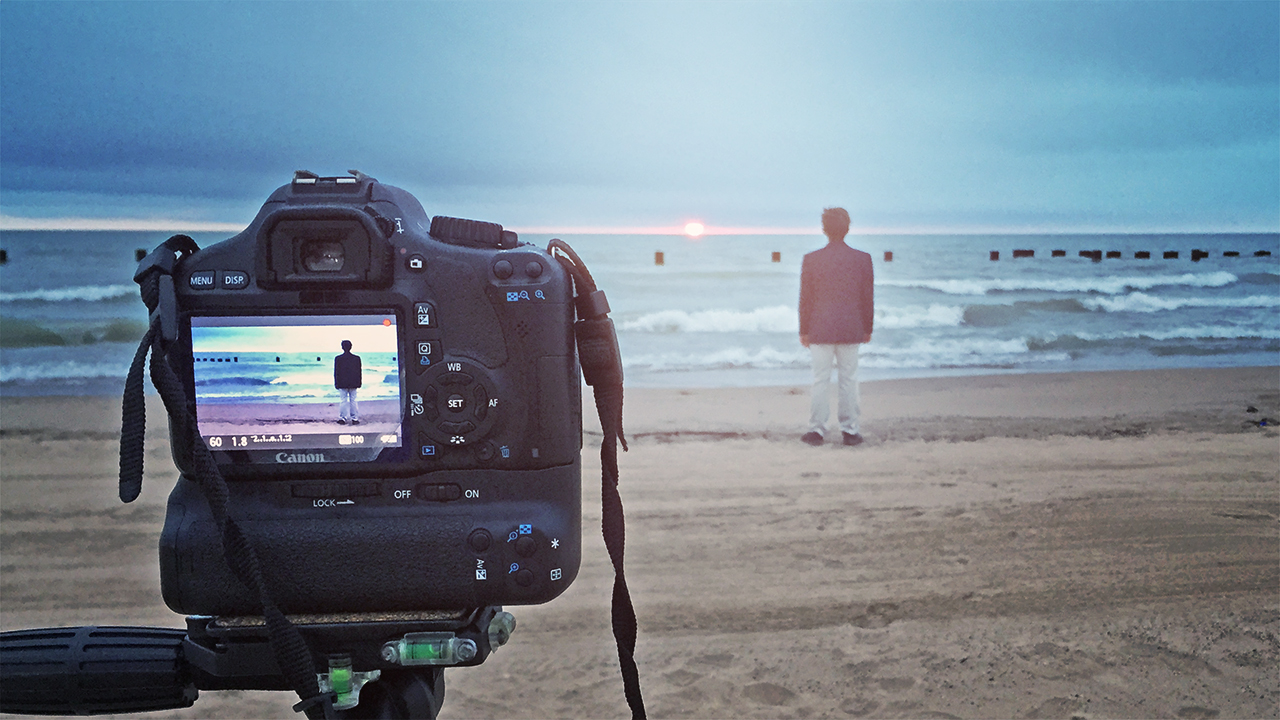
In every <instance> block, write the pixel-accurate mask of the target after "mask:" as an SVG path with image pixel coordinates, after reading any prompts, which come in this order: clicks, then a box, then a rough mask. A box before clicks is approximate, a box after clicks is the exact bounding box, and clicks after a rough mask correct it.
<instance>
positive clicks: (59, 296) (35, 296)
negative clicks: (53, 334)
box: [0, 285, 138, 302]
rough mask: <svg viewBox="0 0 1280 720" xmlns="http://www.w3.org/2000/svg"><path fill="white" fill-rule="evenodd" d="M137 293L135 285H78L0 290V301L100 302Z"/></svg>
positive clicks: (132, 295) (133, 295)
mask: <svg viewBox="0 0 1280 720" xmlns="http://www.w3.org/2000/svg"><path fill="white" fill-rule="evenodd" d="M137 295H138V286H137V285H80V286H77V287H67V288H56V289H52V290H24V291H22V292H0V302H31V301H36V302H74V301H80V302H101V301H103V300H115V299H118V298H124V297H136V296H137Z"/></svg>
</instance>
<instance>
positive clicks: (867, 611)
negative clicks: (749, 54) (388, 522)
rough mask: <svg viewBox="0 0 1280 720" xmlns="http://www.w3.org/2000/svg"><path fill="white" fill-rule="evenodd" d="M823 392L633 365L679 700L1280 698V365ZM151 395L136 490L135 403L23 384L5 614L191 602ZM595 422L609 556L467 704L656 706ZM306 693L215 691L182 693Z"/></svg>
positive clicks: (16, 618) (1009, 705) (656, 569)
mask: <svg viewBox="0 0 1280 720" xmlns="http://www.w3.org/2000/svg"><path fill="white" fill-rule="evenodd" d="M806 392H807V391H806V390H805V389H804V388H752V389H717V390H629V391H628V392H627V405H626V416H625V417H626V427H627V431H628V437H629V439H630V441H631V451H630V452H628V453H625V454H622V455H621V474H622V481H621V491H622V497H623V501H624V503H625V504H626V509H627V541H628V544H627V571H628V572H627V574H628V583H629V585H630V587H631V590H632V595H633V598H634V600H635V604H636V610H637V613H638V616H639V623H640V639H639V647H638V649H637V659H638V662H639V666H640V672H641V680H642V683H643V687H644V694H645V699H646V703H647V706H648V709H649V714H650V716H651V717H655V718H656V717H698V718H702V717H717V718H735V717H768V718H772V717H797V718H804V717H837V718H838V717H855V718H856V717H910V718H947V717H959V718H1023V717H1026V718H1069V717H1083V718H1103V717H1129V718H1132V717H1170V718H1173V717H1176V718H1238V717H1276V716H1277V715H1278V714H1280V670H1278V669H1277V668H1280V434H1278V433H1277V430H1276V429H1275V428H1274V427H1269V426H1268V427H1261V426H1259V423H1260V422H1261V420H1262V419H1263V418H1271V419H1273V420H1280V369H1277V368H1245V369H1226V370H1180V371H1149V372H1132V373H1124V372H1116V373H1079V374H1059V375H1020V376H987V377H966V378H948V379H930V380H901V381H884V382H875V383H865V384H864V385H863V407H864V418H863V434H864V435H865V436H866V438H867V442H866V443H865V444H864V445H862V446H860V447H857V448H845V447H842V446H838V445H828V446H825V447H821V448H811V447H808V446H806V445H804V444H802V443H801V442H800V441H799V435H800V433H801V432H802V430H803V429H804V428H803V423H804V418H805V417H806V416H807V408H808V398H807V394H806ZM587 407H590V402H589V400H588V402H587ZM149 408H150V415H151V418H152V421H151V423H150V426H149V430H148V452H147V461H148V465H147V476H146V481H145V484H144V487H143V494H142V497H141V498H140V499H139V500H138V501H137V502H135V503H133V504H132V505H121V504H120V503H119V501H118V500H116V499H115V472H116V467H115V465H116V457H115V450H116V445H117V437H118V435H117V433H118V423H119V410H118V404H117V401H115V400H113V399H107V398H60V399H50V398H18V399H12V398H5V399H4V400H3V405H2V409H3V413H0V451H2V453H3V469H2V472H3V482H2V483H0V543H2V544H0V552H2V553H3V558H4V559H3V574H2V575H0V609H2V610H3V613H2V614H0V624H2V626H3V629H6V630H9V629H17V628H22V627H33V626H51V625H77V624H90V623H99V624H157V625H170V626H178V625H180V623H181V618H179V617H177V616H175V615H173V614H172V613H171V612H169V611H168V610H167V609H166V608H165V607H164V606H163V603H162V602H161V600H160V595H159V590H158V576H159V573H158V570H157V569H156V542H157V538H158V535H159V531H160V524H161V522H162V519H163V513H164V503H165V497H166V494H167V492H168V489H169V488H170V487H171V486H172V483H173V475H174V471H173V469H172V465H171V463H170V462H169V460H168V450H167V445H166V444H165V431H164V429H163V427H162V425H161V423H160V421H159V418H160V417H161V415H160V407H159V405H158V403H154V402H153V403H152V404H151V405H150V406H149ZM1250 408H1253V410H1254V411H1253V412H1250V411H1249V409H1250ZM592 412H593V411H592ZM586 426H587V428H588V430H587V436H586V444H587V448H586V450H585V451H584V518H583V523H584V551H583V554H584V559H583V566H582V570H581V572H580V574H579V576H578V578H577V580H576V582H575V583H574V585H573V586H572V587H570V588H569V590H568V591H567V592H566V593H565V594H564V595H563V596H561V597H560V598H558V599H557V600H555V601H553V602H551V603H549V604H547V605H543V606H536V607H508V608H507V609H508V610H510V611H512V612H513V613H514V614H515V616H516V618H517V622H518V627H517V629H516V631H515V634H514V635H513V637H512V640H511V642H510V643H509V644H508V645H507V646H505V647H504V648H502V649H501V650H500V651H499V652H498V653H496V654H495V655H494V656H492V657H491V658H490V659H489V661H488V662H486V663H485V664H484V665H483V666H480V667H478V668H469V669H460V670H452V671H449V672H448V673H447V675H446V679H447V688H448V689H447V694H446V701H445V706H444V712H443V714H442V717H445V718H487V717H495V718H508V717H512V718H517V717H518V718H526V717H527V718H543V717H585V718H596V717H624V716H626V715H627V714H628V713H627V709H626V704H625V701H624V699H623V697H622V685H621V680H620V678H619V675H618V672H617V660H616V655H615V651H614V648H613V639H612V636H611V634H610V630H609V589H610V585H611V582H612V573H611V568H610V566H609V561H608V557H607V555H606V554H605V551H604V546H603V542H602V541H601V540H600V538H599V530H598V528H599V518H600V510H599V483H598V478H599V460H598V456H597V455H596V452H595V450H596V447H597V446H598V443H599V434H598V431H595V430H593V428H595V427H598V426H597V425H596V424H595V423H594V420H593V419H592V420H588V422H587V423H586ZM293 702H296V698H291V697H290V696H289V695H288V694H285V693H261V692H205V693H202V694H201V698H200V700H199V701H198V702H197V703H196V705H195V706H194V707H193V708H190V709H187V710H183V711H172V712H167V713H160V714H158V715H157V716H161V717H189V718H194V717H294V714H293V713H292V712H291V711H290V710H289V706H290V705H291V704H292V703H293Z"/></svg>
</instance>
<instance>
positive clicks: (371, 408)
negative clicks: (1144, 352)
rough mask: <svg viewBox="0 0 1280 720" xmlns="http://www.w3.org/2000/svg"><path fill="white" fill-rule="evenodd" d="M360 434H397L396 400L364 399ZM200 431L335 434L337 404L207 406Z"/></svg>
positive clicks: (339, 429)
mask: <svg viewBox="0 0 1280 720" xmlns="http://www.w3.org/2000/svg"><path fill="white" fill-rule="evenodd" d="M359 407H360V425H361V427H360V431H361V432H363V433H365V434H368V435H373V434H377V433H392V434H394V433H395V432H396V430H397V429H398V426H399V425H400V406H399V403H397V402H396V401H395V400H361V401H360V403H359ZM199 413H200V432H201V434H203V435H205V436H208V435H240V434H244V433H255V432H256V433H261V434H275V435H278V434H281V433H292V434H296V435H311V434H317V433H319V434H332V433H337V432H340V431H342V430H343V429H344V428H343V427H342V424H340V423H339V422H338V417H339V415H338V403H336V402H327V403H325V402H319V403H208V404H204V405H201V406H200V410H199Z"/></svg>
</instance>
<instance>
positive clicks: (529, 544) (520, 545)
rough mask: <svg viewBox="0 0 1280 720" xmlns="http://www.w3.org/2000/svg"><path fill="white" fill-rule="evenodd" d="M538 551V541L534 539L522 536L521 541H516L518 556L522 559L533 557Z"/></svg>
mask: <svg viewBox="0 0 1280 720" xmlns="http://www.w3.org/2000/svg"><path fill="white" fill-rule="evenodd" d="M537 551H538V541H537V540H534V539H533V538H532V537H530V536H528V535H521V536H520V539H519V540H516V554H517V555H519V556H520V557H533V554H534V553H535V552H537Z"/></svg>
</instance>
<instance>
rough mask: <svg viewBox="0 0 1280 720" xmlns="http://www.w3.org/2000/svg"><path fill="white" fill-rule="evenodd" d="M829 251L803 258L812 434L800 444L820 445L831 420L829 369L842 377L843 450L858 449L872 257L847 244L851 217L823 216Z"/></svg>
mask: <svg viewBox="0 0 1280 720" xmlns="http://www.w3.org/2000/svg"><path fill="white" fill-rule="evenodd" d="M822 232H823V233H824V234H825V235H826V236H827V246H826V247H824V248H822V249H821V250H814V251H813V252H811V253H809V254H807V255H805V256H804V264H803V265H802V266H801V270H800V344H801V345H804V346H805V347H807V348H809V351H810V352H811V353H812V354H813V391H812V393H813V394H812V396H811V398H810V414H809V432H807V433H805V434H804V435H803V436H802V437H801V438H800V439H801V440H803V441H805V442H806V443H808V444H810V445H814V446H817V445H821V444H822V443H823V436H824V435H825V434H826V429H827V420H828V419H830V417H831V406H830V400H829V395H830V388H831V368H832V365H834V366H835V368H836V371H837V373H838V376H839V381H838V384H837V388H838V394H839V404H838V408H837V417H838V418H839V420H840V432H841V434H842V435H843V438H844V444H845V445H860V444H861V443H862V435H861V434H860V433H859V432H858V415H859V413H860V412H861V409H860V407H859V398H858V345H860V344H861V343H864V342H867V341H869V340H870V339H871V323H872V320H873V318H874V311H875V304H874V290H873V288H872V270H871V256H870V255H868V254H867V253H864V252H862V251H861V250H854V249H853V248H851V247H849V246H848V245H845V244H844V236H845V235H847V234H849V213H848V212H846V211H845V210H844V208H827V209H825V210H823V211H822Z"/></svg>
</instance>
